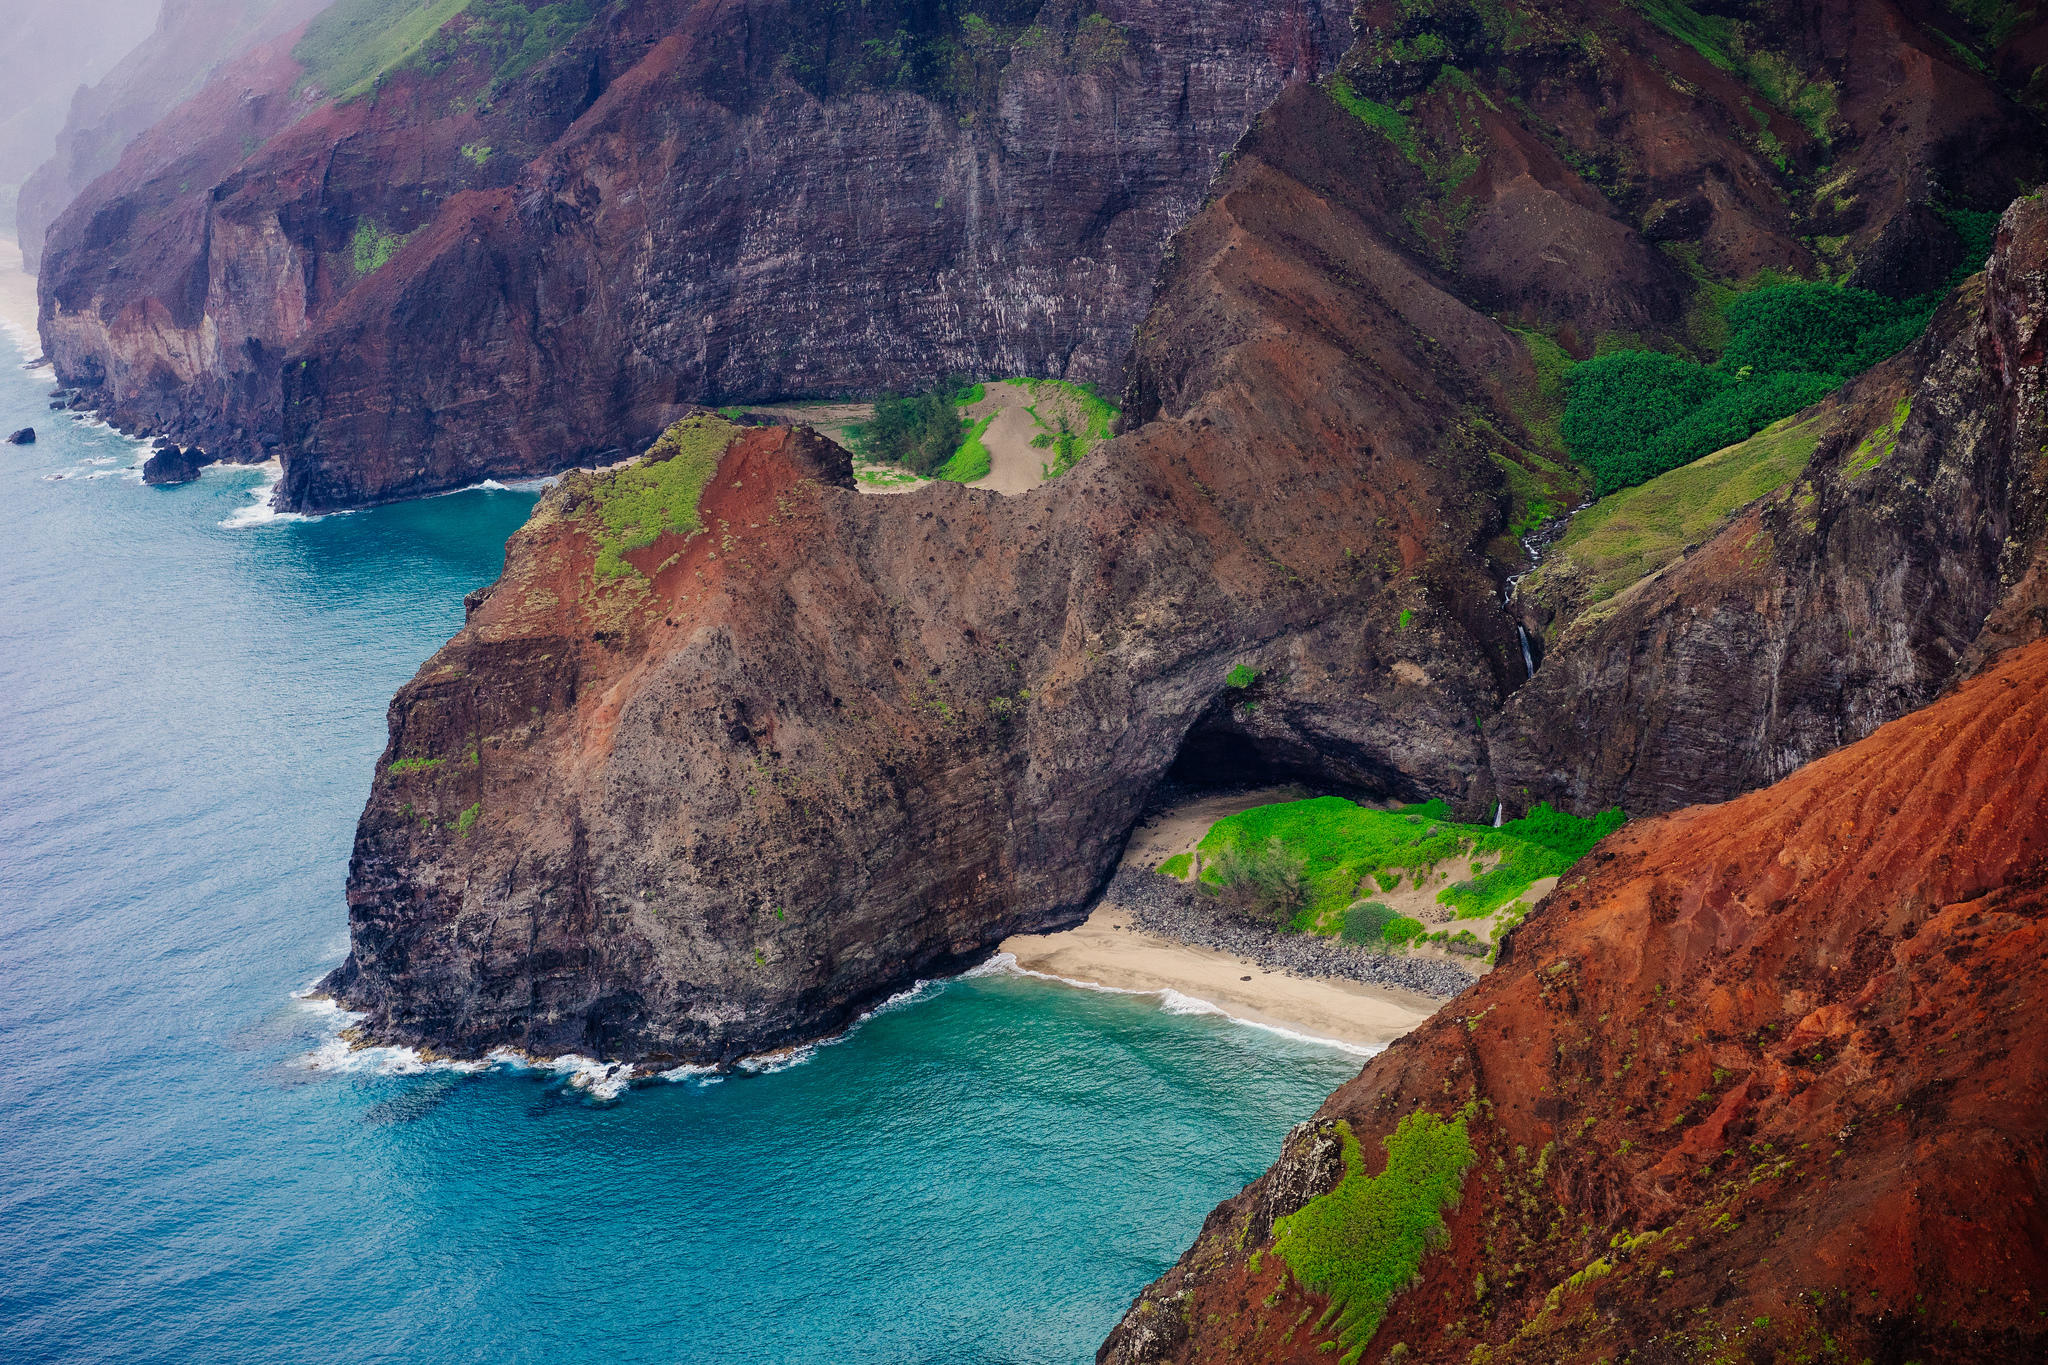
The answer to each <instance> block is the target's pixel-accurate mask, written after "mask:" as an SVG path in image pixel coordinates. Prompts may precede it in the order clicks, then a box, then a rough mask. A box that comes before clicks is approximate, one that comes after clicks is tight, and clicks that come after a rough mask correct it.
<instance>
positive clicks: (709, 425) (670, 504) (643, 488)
mask: <svg viewBox="0 0 2048 1365" xmlns="http://www.w3.org/2000/svg"><path fill="white" fill-rule="evenodd" d="M739 431H740V429H739V428H738V427H736V426H734V425H733V424H732V423H730V422H728V421H726V420H725V419H724V418H722V417H709V416H706V417H685V418H684V419H683V420H682V421H680V422H677V423H676V424H675V425H673V426H671V427H670V428H669V429H668V430H667V431H664V432H663V433H662V434H661V437H660V439H659V440H657V441H655V443H654V444H653V445H652V446H649V447H648V449H647V458H646V460H645V461H643V462H642V463H640V464H636V465H632V466H630V467H629V468H626V469H621V470H617V471H615V472H612V473H609V474H604V475H601V476H599V478H598V480H597V482H596V483H595V484H593V485H592V487H591V490H590V504H591V507H592V508H593V509H594V511H595V514H596V518H595V519H596V523H597V524H596V525H594V526H591V527H590V528H589V529H590V533H591V535H592V536H593V537H594V538H595V539H596V541H597V564H596V570H595V572H596V577H597V579H598V581H599V582H603V581H605V580H606V579H612V578H624V577H626V576H627V575H629V574H631V575H635V576H637V574H638V570H636V569H635V568H634V567H633V566H632V565H631V564H629V563H628V562H627V561H626V559H625V558H624V556H625V553H626V552H627V551H628V550H637V549H640V548H641V547H642V546H646V545H652V544H653V543H654V542H655V540H656V539H657V538H658V537H660V536H661V534H662V533H663V532H666V531H673V532H676V533H678V534H681V535H692V534H695V533H696V532H698V531H701V530H703V529H704V526H703V523H702V522H701V521H699V520H698V517H697V502H698V500H699V499H700V498H701V497H702V496H703V493H704V485H705V484H707V483H709V482H710V481H711V476H712V475H713V474H715V473H717V472H718V457H719V456H720V455H723V454H724V453H725V448H726V447H727V446H728V445H730V444H732V439H733V437H735V436H737V435H739Z"/></svg>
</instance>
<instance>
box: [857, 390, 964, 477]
mask: <svg viewBox="0 0 2048 1365" xmlns="http://www.w3.org/2000/svg"><path fill="white" fill-rule="evenodd" d="M966 387H967V385H966V381H965V380H962V379H960V378H958V377H957V376H949V377H948V378H947V379H946V381H945V382H944V383H943V384H941V385H940V386H939V388H938V390H937V391H936V392H933V393H922V394H915V395H912V396H909V397H904V396H901V395H898V394H893V393H885V394H883V395H882V396H881V397H880V398H877V399H876V400H875V415H874V418H873V420H871V421H867V422H863V423H861V424H860V426H858V427H857V428H855V429H853V430H852V431H850V432H848V433H847V434H848V436H850V437H851V438H852V440H853V445H854V449H855V450H857V451H859V452H860V453H861V454H862V455H865V456H866V457H867V458H868V459H870V460H887V461H889V462H891V463H894V464H900V465H902V466H903V467H904V468H905V469H908V470H909V471H910V472H911V473H913V474H918V475H922V476H926V477H929V476H930V475H931V473H932V472H933V471H934V470H936V469H938V467H939V466H940V465H943V464H944V463H945V462H946V461H948V460H950V459H952V458H953V452H954V451H956V450H958V449H959V448H960V447H961V445H962V444H964V443H965V442H966V440H967V434H968V432H969V431H971V430H972V429H973V426H974V424H973V423H972V422H969V421H967V420H965V419H964V418H962V417H961V416H960V409H959V407H958V403H959V401H960V397H961V391H962V390H963V389H964V388H966Z"/></svg>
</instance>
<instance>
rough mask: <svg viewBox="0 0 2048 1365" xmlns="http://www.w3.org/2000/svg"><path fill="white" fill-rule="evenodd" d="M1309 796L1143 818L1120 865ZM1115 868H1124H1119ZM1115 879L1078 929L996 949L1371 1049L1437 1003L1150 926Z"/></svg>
mask: <svg viewBox="0 0 2048 1365" xmlns="http://www.w3.org/2000/svg"><path fill="white" fill-rule="evenodd" d="M1305 795H1307V793H1306V792H1304V791H1302V790H1300V789H1299V788H1294V787H1272V788H1261V789H1259V790H1255V791H1245V792H1232V793H1228V794H1209V795H1204V796H1199V797H1196V798H1193V799H1191V800H1188V801H1184V802H1180V803H1177V804H1175V805H1173V806H1171V807H1168V808H1167V809H1165V810H1163V811H1159V812H1156V813H1154V814H1153V815H1151V816H1150V817H1148V818H1147V819H1146V821H1145V822H1144V824H1142V825H1140V826H1139V828H1138V829H1137V831H1136V832H1135V833H1133V834H1132V836H1131V842H1130V845H1129V847H1128V848H1127V849H1126V850H1125V852H1124V860H1123V865H1122V866H1123V872H1124V873H1130V872H1149V871H1150V870H1151V869H1152V868H1154V867H1156V866H1157V865H1158V864H1159V862H1160V861H1161V860H1162V859H1164V858H1166V857H1169V856H1171V855H1173V854H1175V853H1179V852H1183V851H1185V850H1187V849H1191V848H1193V847H1194V846H1195V845H1196V844H1197V843H1199V842H1200V841H1201V839H1202V836H1203V835H1205V834H1207V833H1208V831H1209V827H1210V826H1211V825H1214V824H1215V823H1216V822H1217V821H1218V820H1221V819H1223V818H1224V817H1225V816H1228V815H1234V814H1236V813H1237V812H1239V811H1242V810H1249V809H1251V808H1252V807H1254V806H1262V805H1267V804H1270V803H1272V802H1275V801H1290V800H1295V799H1298V798H1300V797H1302V796H1305ZM1120 875H1121V874H1120ZM1133 921H1134V916H1133V914H1132V907H1130V906H1128V905H1125V904H1123V903H1121V901H1120V899H1119V896H1118V892H1117V888H1116V886H1114V885H1113V886H1112V887H1111V889H1110V892H1109V893H1108V894H1107V895H1105V897H1104V898H1103V901H1102V903H1101V904H1100V905H1098V906H1097V907H1096V908H1095V912H1094V913H1093V914H1092V915H1090V916H1089V917H1088V919H1087V921H1086V922H1085V923H1083V924H1081V925H1080V926H1078V927H1077V928H1073V929H1069V930H1065V931H1063V932H1061V933H1055V934H1017V935H1014V936H1012V937H1010V938H1007V939H1005V940H1003V943H1002V945H1001V951H1002V952H1005V953H1008V954H1009V955H1010V956H1011V957H1012V958H1014V959H1015V961H1016V965H1017V966H1018V968H1019V969H1021V970H1023V971H1027V972H1037V973H1040V974H1042V975H1045V976H1053V977H1058V978H1060V979H1062V980H1065V981H1070V982H1074V983H1076V984H1079V985H1086V986H1098V987H1102V988H1106V989H1110V990H1120V991H1138V992H1156V991H1173V992H1176V993H1178V994H1180V995H1184V996H1187V997H1189V998H1191V999H1193V1000H1198V1001H1201V1002H1203V1003H1206V1004H1209V1005H1212V1006H1214V1007H1215V1008H1217V1009H1219V1010H1221V1011H1222V1012H1223V1013H1225V1014H1227V1015H1229V1016H1230V1017H1231V1018H1233V1019H1240V1020H1243V1021H1245V1022H1246V1023H1251V1024H1259V1025H1263V1026H1266V1027H1269V1028H1280V1029H1285V1030H1288V1031H1290V1032H1294V1033H1301V1034H1306V1035H1308V1036H1310V1037H1314V1038H1322V1039H1327V1040H1329V1041H1332V1042H1338V1043H1344V1044H1348V1045H1350V1046H1353V1047H1366V1048H1370V1049H1372V1050H1374V1051H1378V1050H1379V1049H1380V1048H1383V1047H1385V1046H1386V1045H1387V1044H1388V1043H1391V1042H1392V1041H1393V1040H1394V1039H1396V1038H1398V1037H1400V1036H1401V1035H1402V1034H1404V1033H1407V1032H1408V1031H1409V1030H1411V1029H1413V1028H1415V1027H1416V1026H1417V1025H1419V1024H1420V1023H1422V1021H1423V1020H1425V1019H1427V1018H1429V1016H1430V1015H1432V1014H1434V1013H1435V1012H1436V1010H1437V1009H1438V1007H1439V1006H1441V1005H1442V1004H1443V1001H1442V1000H1441V999H1439V998H1437V997H1435V996H1431V995H1426V994H1424V993H1422V992H1421V991H1414V990H1407V989H1404V988H1402V987H1399V986H1387V985H1377V984H1373V983H1371V982H1363V981H1353V980H1347V979H1344V978H1341V977H1334V976H1300V975H1295V974H1294V973H1292V972H1288V971H1284V970H1274V969H1273V968H1272V967H1270V966H1265V965H1262V964H1260V963H1258V962H1256V961H1254V960H1252V959H1250V958H1247V957H1241V956H1238V955H1236V954H1233V953H1227V952H1221V951H1218V950H1216V949H1214V948H1209V947H1203V946H1200V945H1198V944H1194V943H1186V942H1180V941H1177V940H1175V939H1172V938H1168V937H1166V936H1164V935H1161V934H1156V933H1148V932H1146V931H1145V930H1143V929H1141V928H1139V927H1137V925H1136V924H1135V923H1134V922H1133Z"/></svg>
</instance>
